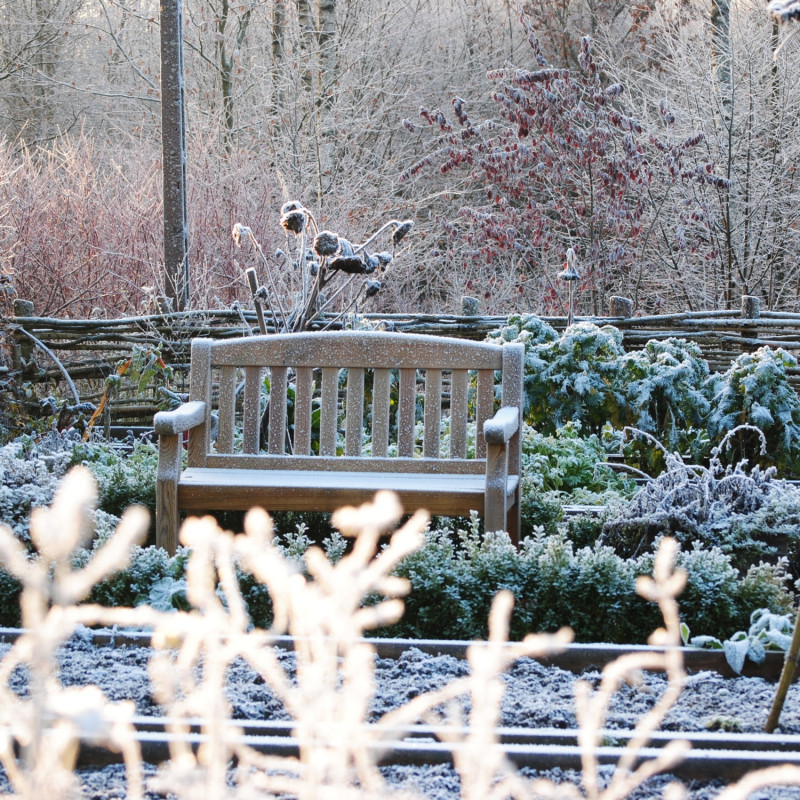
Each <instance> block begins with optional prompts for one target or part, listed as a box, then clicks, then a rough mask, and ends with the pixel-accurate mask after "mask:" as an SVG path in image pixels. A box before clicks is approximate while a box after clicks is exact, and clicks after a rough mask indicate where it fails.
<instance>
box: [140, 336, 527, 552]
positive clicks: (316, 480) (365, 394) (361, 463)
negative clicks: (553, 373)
mask: <svg viewBox="0 0 800 800" xmlns="http://www.w3.org/2000/svg"><path fill="white" fill-rule="evenodd" d="M522 358H523V351H522V346H520V345H509V344H507V345H504V346H503V345H494V344H487V343H483V342H470V341H467V340H460V339H445V338H441V337H433V336H420V335H413V334H391V333H382V332H356V331H346V332H335V333H303V334H289V335H273V336H265V337H251V338H246V339H237V340H227V341H213V340H209V339H198V340H195V341H194V342H193V344H192V360H191V392H190V398H191V400H190V403H188V404H186V405H185V406H183V407H181V408H180V409H177V410H176V411H174V412H165V413H161V414H158V415H156V420H155V427H156V431H157V432H158V433H159V435H160V442H161V444H160V455H159V484H158V497H159V500H158V509H157V529H158V535H159V542H160V543H161V544H162V545H164V546H166V547H167V548H168V549H171V547H174V536H175V533H176V531H177V524H178V509H183V510H187V511H190V512H192V513H197V512H201V511H208V510H218V509H246V508H249V507H250V506H251V505H263V506H264V507H266V508H267V509H268V510H271V511H277V510H297V511H307V510H321V511H326V510H333V509H334V508H336V507H338V506H340V505H341V504H342V503H344V502H347V503H360V502H364V501H365V500H368V499H369V498H370V497H371V496H372V494H373V493H374V492H375V491H378V490H380V489H384V488H388V489H394V490H395V491H397V492H398V493H399V494H400V495H401V498H402V499H403V502H404V503H405V504H406V507H407V508H408V509H409V510H413V509H414V508H415V507H418V506H422V507H425V508H426V509H427V510H428V511H430V512H431V513H434V514H442V515H450V516H460V515H462V514H467V513H469V511H470V510H476V511H478V512H479V513H481V514H483V515H484V516H485V518H486V523H487V527H489V529H499V528H504V529H506V530H508V531H509V533H510V534H511V535H512V537H516V536H517V535H518V517H519V497H518V495H519V464H520V437H519V425H520V419H521V403H522ZM501 407H502V410H501ZM495 415H497V416H495ZM484 425H488V428H487V434H488V435H487V436H484ZM186 430H189V444H188V458H187V468H186V469H185V470H183V471H181V468H180V456H181V452H180V447H179V440H180V438H181V437H182V435H183V432H184V431H186ZM162 500H163V502H162ZM512 509H514V510H513V512H512ZM509 512H511V513H509Z"/></svg>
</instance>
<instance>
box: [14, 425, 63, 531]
mask: <svg viewBox="0 0 800 800" xmlns="http://www.w3.org/2000/svg"><path fill="white" fill-rule="evenodd" d="M72 445H73V442H71V441H70V440H68V439H67V438H66V437H64V436H62V435H61V434H59V433H57V432H52V433H50V434H48V435H46V436H45V437H43V438H42V439H40V440H38V441H36V440H34V439H32V438H30V437H22V438H20V439H16V440H14V441H13V442H9V443H8V444H6V445H4V446H3V447H0V522H3V523H5V524H6V525H8V526H9V527H10V528H11V529H12V530H13V531H14V534H15V535H16V536H17V537H18V538H19V539H20V540H21V541H25V542H29V541H30V537H29V534H28V518H29V516H30V514H31V511H32V510H33V509H34V508H38V507H40V506H46V505H48V504H49V503H50V502H51V500H52V499H53V495H54V494H55V490H56V487H57V486H58V481H59V480H60V479H61V478H62V477H63V476H64V474H65V472H66V471H67V468H68V466H69V464H70V459H71V450H72Z"/></svg>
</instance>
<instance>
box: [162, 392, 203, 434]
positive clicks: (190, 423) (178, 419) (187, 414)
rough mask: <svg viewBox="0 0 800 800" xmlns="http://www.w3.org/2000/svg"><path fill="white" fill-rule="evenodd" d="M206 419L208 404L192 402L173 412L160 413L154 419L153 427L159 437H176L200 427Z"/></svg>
mask: <svg viewBox="0 0 800 800" xmlns="http://www.w3.org/2000/svg"><path fill="white" fill-rule="evenodd" d="M205 418H206V404H205V403H204V402H203V401H202V400H192V401H191V402H189V403H184V404H183V405H181V406H178V408H176V409H173V410H172V411H159V412H158V413H157V414H156V415H155V418H154V419H153V427H154V428H155V432H156V433H157V434H159V435H161V434H163V435H166V436H174V435H176V434H178V433H183V432H184V431H188V430H190V429H191V428H194V427H196V426H197V425H200V424H201V423H202V422H203V421H204V420H205Z"/></svg>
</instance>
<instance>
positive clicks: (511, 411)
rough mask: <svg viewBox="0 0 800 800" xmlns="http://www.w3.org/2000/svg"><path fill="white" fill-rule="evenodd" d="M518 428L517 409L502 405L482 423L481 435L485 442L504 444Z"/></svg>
mask: <svg viewBox="0 0 800 800" xmlns="http://www.w3.org/2000/svg"><path fill="white" fill-rule="evenodd" d="M518 430H519V409H518V408H512V407H511V406H503V408H501V409H500V410H499V411H498V412H497V413H496V414H495V415H494V416H493V417H492V418H491V419H487V420H486V422H484V423H483V436H484V438H485V439H486V442H487V444H505V443H506V442H508V441H509V439H511V437H512V436H513V435H514V434H515V433H516V432H517V431H518Z"/></svg>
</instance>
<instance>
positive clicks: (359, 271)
mask: <svg viewBox="0 0 800 800" xmlns="http://www.w3.org/2000/svg"><path fill="white" fill-rule="evenodd" d="M280 224H281V227H282V228H283V229H284V231H285V232H286V250H285V251H284V250H280V249H279V250H278V251H277V252H276V253H275V256H274V257H273V258H271V259H270V258H268V257H267V256H266V255H265V254H264V251H263V250H262V248H261V245H260V244H259V242H258V239H256V237H255V235H254V233H253V231H252V230H251V229H250V228H249V227H246V226H245V225H242V224H241V223H238V222H237V223H236V225H234V226H233V240H234V242H235V243H236V246H237V247H240V246H241V242H242V240H243V239H244V240H245V241H248V242H249V243H250V244H251V245H252V247H253V249H254V250H255V252H256V253H257V254H258V256H259V258H260V261H261V262H262V264H263V265H264V267H265V268H266V272H267V283H268V285H267V286H261V287H260V288H258V289H257V291H256V296H255V298H254V299H255V301H256V302H258V303H260V304H262V305H263V306H264V307H265V308H266V309H267V310H268V311H269V312H270V315H271V317H272V323H273V325H274V327H275V330H276V331H277V332H283V333H289V332H297V331H304V330H308V329H309V327H310V326H311V324H312V323H313V322H314V321H315V320H317V319H318V318H319V317H320V315H321V314H323V313H324V312H325V311H332V310H334V309H337V310H338V311H339V315H338V317H337V318H343V317H344V316H345V315H346V314H348V313H350V312H356V313H357V312H358V309H359V302H360V301H361V300H363V299H367V298H370V297H374V296H375V295H376V294H378V292H379V291H380V289H381V287H382V281H383V280H385V277H384V276H385V274H386V271H387V269H388V267H389V265H390V264H391V263H392V261H393V260H394V256H395V251H396V248H397V245H398V244H399V243H400V242H401V241H402V240H403V239H404V238H405V236H406V234H408V232H409V231H410V230H411V228H412V227H413V225H414V223H413V222H412V221H411V220H405V221H402V222H401V221H400V220H396V219H393V220H390V221H389V222H387V223H386V224H385V225H382V226H381V227H380V228H379V229H378V230H377V231H376V232H375V233H373V234H372V235H371V236H369V237H368V238H367V239H366V240H365V241H364V242H361V243H360V244H353V243H352V242H350V241H349V240H347V239H345V237H344V236H340V235H339V234H338V233H334V232H333V231H327V230H320V228H319V226H318V225H317V221H316V219H315V218H314V215H313V214H312V213H311V211H310V210H309V209H308V208H306V207H305V206H304V205H303V204H302V203H300V202H298V201H296V200H291V201H289V202H288V203H284V205H283V207H282V208H281V218H280ZM387 231H391V247H392V251H391V252H388V251H376V250H375V248H374V247H373V246H372V245H373V242H375V241H376V240H377V239H378V238H379V237H380V236H381V234H383V233H384V232H387ZM290 276H292V277H290ZM339 279H341V280H340V281H339V285H338V286H337V287H336V289H335V290H333V289H332V285H333V284H334V282H335V281H337V280H339ZM354 284H355V286H354ZM350 287H354V291H352V292H350V293H349V294H348V289H350ZM342 301H344V302H342Z"/></svg>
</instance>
